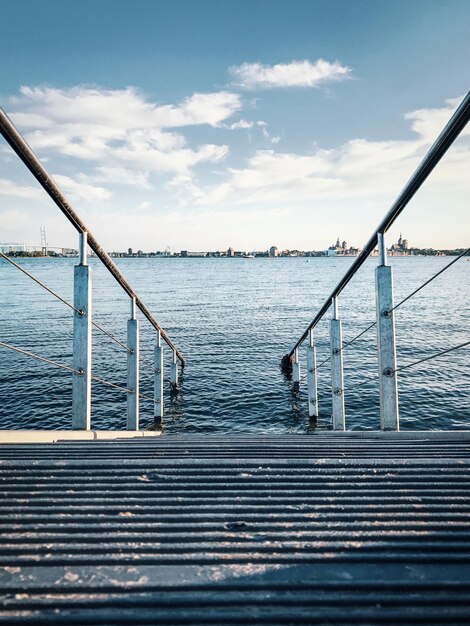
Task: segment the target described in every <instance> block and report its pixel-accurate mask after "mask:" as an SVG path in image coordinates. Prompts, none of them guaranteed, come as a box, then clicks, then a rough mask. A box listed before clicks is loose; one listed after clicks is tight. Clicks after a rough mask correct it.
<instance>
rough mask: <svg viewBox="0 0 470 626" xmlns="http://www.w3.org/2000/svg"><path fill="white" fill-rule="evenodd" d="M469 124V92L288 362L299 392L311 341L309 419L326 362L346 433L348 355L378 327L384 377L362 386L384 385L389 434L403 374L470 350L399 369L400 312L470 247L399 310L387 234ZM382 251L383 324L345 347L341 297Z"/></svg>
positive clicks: (378, 284) (394, 426) (337, 422)
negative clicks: (325, 330) (319, 331)
mask: <svg viewBox="0 0 470 626" xmlns="http://www.w3.org/2000/svg"><path fill="white" fill-rule="evenodd" d="M469 119H470V92H468V93H467V95H466V96H465V98H464V99H463V100H462V102H461V104H460V105H459V107H458V108H457V110H456V111H455V113H454V114H453V115H452V117H451V119H450V120H449V122H448V123H447V125H446V126H445V128H444V129H443V130H442V132H441V133H440V135H439V137H438V138H437V139H436V141H435V142H434V144H433V145H432V146H431V148H430V149H429V151H428V153H427V154H426V156H425V157H424V159H423V160H422V162H421V163H420V165H419V166H418V168H417V170H416V171H415V172H414V174H413V175H412V177H411V178H410V180H409V181H408V183H407V184H406V185H405V187H404V188H403V190H402V191H401V193H400V195H399V196H398V198H397V200H396V201H395V203H394V204H393V205H392V207H391V208H390V210H389V211H388V213H387V214H386V215H385V217H384V218H383V220H382V221H381V222H380V224H379V225H378V226H377V228H376V229H375V230H374V232H373V233H372V235H371V237H370V239H369V240H368V241H367V243H366V244H365V246H364V247H363V248H362V250H361V252H360V253H359V255H358V256H357V258H356V260H355V261H354V262H353V263H352V264H351V266H350V267H349V268H348V270H347V271H346V273H345V274H344V276H343V277H342V279H341V280H340V282H339V283H338V285H337V286H336V287H335V288H334V289H333V291H332V292H331V294H330V295H329V297H328V298H327V299H326V301H325V303H324V304H323V306H322V307H321V308H320V310H319V311H318V313H317V314H316V315H315V317H314V318H313V320H312V321H311V322H310V324H309V325H308V326H307V328H306V330H305V331H304V332H303V334H302V335H301V336H300V338H299V339H298V341H297V342H296V343H295V345H294V346H293V348H292V349H291V351H290V352H289V353H288V354H286V355H285V356H284V357H283V359H282V362H281V367H282V369H283V371H284V372H286V373H289V374H290V373H292V375H293V382H294V387H295V388H298V387H299V385H300V382H301V380H302V378H301V375H300V362H299V348H300V346H301V345H302V344H303V343H304V341H305V340H306V339H307V338H308V340H309V341H308V346H307V379H308V406H309V416H310V417H312V418H316V417H318V392H317V371H318V370H319V369H320V368H321V367H322V366H323V365H326V363H328V362H330V363H331V388H332V426H333V428H334V429H335V430H345V403H344V391H345V387H344V380H343V351H344V350H345V348H347V347H349V346H351V345H352V344H353V343H354V342H355V341H356V340H358V339H359V338H360V337H362V336H363V335H364V334H365V333H367V332H368V331H369V330H371V329H372V328H374V327H377V349H378V362H379V367H378V376H374V377H371V378H368V379H367V380H366V381H363V382H362V383H360V385H363V384H366V383H369V382H371V381H372V380H378V381H379V394H380V424H381V428H382V429H383V430H399V411H398V386H397V372H399V371H401V370H403V369H407V368H409V367H412V366H414V365H418V364H419V363H422V362H424V361H426V360H429V359H431V358H437V357H439V356H441V355H443V354H447V353H449V352H451V351H453V350H457V349H460V348H463V347H466V346H468V345H470V341H469V342H464V343H462V344H459V345H457V346H454V347H451V348H449V349H447V350H443V351H441V352H438V353H436V354H434V355H432V356H430V357H426V358H425V359H419V360H417V361H415V362H413V363H409V364H407V365H402V366H400V367H397V362H396V350H395V321H394V311H395V310H396V309H397V308H398V307H400V306H401V305H402V304H403V303H404V302H406V301H407V300H409V299H410V298H411V297H412V296H414V295H415V294H416V293H418V291H420V290H421V289H423V288H424V287H425V286H427V285H429V283H431V282H432V281H433V280H434V279H435V278H437V276H439V275H441V274H442V273H443V272H444V271H446V270H447V269H448V268H449V267H451V266H452V265H453V264H454V263H455V262H456V261H458V260H459V259H460V258H462V257H463V256H464V255H466V254H467V253H469V252H470V248H468V249H467V250H464V251H463V252H462V253H461V254H460V255H459V256H458V257H457V258H455V259H453V260H452V261H451V262H450V263H448V264H447V265H446V266H445V267H444V268H442V269H441V270H439V271H438V272H437V273H436V274H434V275H433V276H432V277H431V278H429V279H428V280H427V281H425V282H424V283H423V284H422V285H420V286H419V287H418V288H417V289H415V290H414V291H413V292H412V293H410V294H409V295H408V296H407V297H406V298H404V299H403V300H401V301H400V302H399V303H398V304H396V305H394V302H393V273H392V268H391V267H389V266H388V265H387V248H386V245H385V234H386V233H387V231H388V230H389V229H390V227H391V226H392V224H393V223H394V222H395V220H396V219H397V218H398V217H399V215H400V214H401V213H402V211H403V210H404V209H405V207H406V206H407V205H408V203H409V202H410V200H411V199H412V198H413V196H414V195H415V193H416V192H417V191H418V190H419V189H420V187H421V185H422V184H423V183H424V181H425V180H426V179H427V178H428V176H429V175H430V174H431V172H432V171H433V170H434V168H435V167H436V165H437V164H438V163H439V162H440V160H441V159H442V157H443V156H444V155H445V153H446V152H447V150H448V149H449V148H450V146H451V145H452V144H453V142H454V141H455V140H456V138H457V137H458V136H459V135H460V133H461V131H462V130H463V129H464V128H465V126H466V124H467V123H468V121H469ZM376 248H378V267H377V268H376V270H375V298H376V315H377V319H376V321H374V322H373V323H371V324H369V325H368V326H367V328H365V329H364V330H363V331H361V332H360V333H359V334H358V335H356V336H355V337H354V338H353V339H352V340H350V341H348V342H346V343H343V341H342V324H341V320H340V317H339V295H340V294H341V292H342V291H343V290H344V288H345V287H346V285H347V284H348V283H349V282H350V280H351V279H352V278H353V276H354V275H355V274H356V273H357V271H358V270H359V268H360V267H361V266H362V265H363V264H364V263H365V261H366V260H367V259H368V258H369V256H370V255H371V254H372V253H373V252H374V250H375V249H376ZM330 308H332V319H331V322H330V355H329V357H328V358H327V359H325V360H324V361H322V363H321V364H320V365H319V366H317V364H316V358H317V357H316V346H315V340H314V329H315V327H316V326H317V324H318V323H319V322H320V321H321V320H322V319H323V318H324V316H325V314H326V313H327V312H328V310H329V309H330Z"/></svg>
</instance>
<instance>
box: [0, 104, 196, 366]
mask: <svg viewBox="0 0 470 626" xmlns="http://www.w3.org/2000/svg"><path fill="white" fill-rule="evenodd" d="M0 132H1V134H2V135H3V137H4V139H5V140H6V141H7V142H8V144H9V145H10V146H11V148H12V149H13V150H14V152H15V153H16V154H17V155H18V157H19V158H20V159H21V160H22V161H23V163H24V164H25V165H26V167H27V168H28V169H29V171H30V172H31V173H32V174H33V176H34V177H35V178H36V180H37V181H38V182H39V184H40V185H41V186H42V187H43V189H44V190H45V191H46V193H47V194H48V195H49V197H50V198H51V199H52V200H53V201H54V202H55V204H56V205H57V206H58V207H59V209H60V210H61V211H62V213H63V214H64V215H65V216H66V217H67V219H68V220H69V222H70V223H71V224H72V225H73V226H74V228H75V229H76V230H77V231H78V232H79V233H87V234H88V245H89V246H90V248H91V249H92V250H93V252H94V253H95V254H96V256H97V257H98V258H99V259H100V260H101V262H102V263H103V265H104V266H105V267H106V269H107V270H108V271H109V272H110V273H111V274H112V275H113V277H114V278H115V279H116V281H117V282H118V283H119V284H120V285H121V287H122V288H123V289H124V291H125V292H126V293H127V294H128V295H129V296H130V297H131V298H135V303H136V306H137V308H138V309H139V310H140V311H141V313H142V314H143V315H144V316H145V317H146V318H147V320H148V321H149V322H150V324H152V326H153V327H154V328H155V330H157V331H159V332H160V333H161V337H162V339H163V340H164V341H165V342H166V344H167V345H168V346H169V347H170V348H171V349H172V350H173V351H174V352H175V354H176V356H177V357H178V359H179V361H180V363H181V366H182V367H184V366H185V363H186V362H185V359H184V357H183V355H182V354H181V352H180V351H179V350H178V348H177V347H176V346H175V344H174V343H173V342H172V341H171V339H170V338H169V337H168V335H167V334H166V332H165V331H164V330H163V328H162V327H161V326H160V324H159V323H158V322H157V320H156V319H155V318H154V317H153V315H152V314H151V313H150V311H149V310H148V309H147V307H146V306H145V304H144V303H143V302H142V300H140V298H139V297H138V296H137V294H136V293H135V291H134V290H133V289H132V287H131V286H130V284H129V283H128V282H127V280H126V279H125V278H124V276H123V275H122V274H121V272H120V271H119V269H118V267H117V266H116V264H115V263H114V262H113V260H112V259H111V257H110V256H109V255H108V253H107V252H106V251H105V250H104V248H102V247H101V245H100V244H99V242H98V240H97V239H96V238H95V236H94V235H93V234H92V233H91V232H90V229H89V228H88V226H86V225H85V223H84V222H83V220H82V219H81V218H80V216H79V215H78V214H77V213H76V211H75V210H74V209H73V207H72V206H71V204H70V203H69V202H68V200H67V198H66V197H65V196H64V194H63V193H62V191H61V190H60V189H59V187H58V186H57V184H56V182H55V181H54V180H53V178H52V177H51V176H49V174H48V173H47V171H46V170H45V168H44V167H43V165H42V164H41V162H40V161H39V159H38V158H37V156H36V155H35V154H34V152H33V151H32V150H31V148H30V147H29V146H28V144H27V143H26V141H25V140H24V138H23V137H22V136H21V134H20V133H19V132H18V131H17V130H16V128H15V126H14V124H13V122H12V121H11V120H10V118H9V117H8V115H7V114H6V113H5V111H4V110H3V109H2V108H1V107H0Z"/></svg>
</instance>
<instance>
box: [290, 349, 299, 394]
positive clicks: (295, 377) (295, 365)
mask: <svg viewBox="0 0 470 626" xmlns="http://www.w3.org/2000/svg"><path fill="white" fill-rule="evenodd" d="M292 378H293V381H294V389H295V390H298V389H299V387H300V363H299V349H298V348H296V349H295V350H294V362H293V363H292Z"/></svg>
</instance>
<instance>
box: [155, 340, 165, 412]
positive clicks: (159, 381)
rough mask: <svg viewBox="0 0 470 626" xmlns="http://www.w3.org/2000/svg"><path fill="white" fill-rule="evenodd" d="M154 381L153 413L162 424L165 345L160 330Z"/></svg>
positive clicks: (156, 347)
mask: <svg viewBox="0 0 470 626" xmlns="http://www.w3.org/2000/svg"><path fill="white" fill-rule="evenodd" d="M153 366H154V369H155V373H154V382H153V399H154V405H153V407H154V409H153V411H154V412H153V415H154V418H155V422H156V423H159V424H161V423H162V420H163V410H164V406H163V347H162V335H161V333H160V331H158V336H157V345H156V346H155V351H154V364H153Z"/></svg>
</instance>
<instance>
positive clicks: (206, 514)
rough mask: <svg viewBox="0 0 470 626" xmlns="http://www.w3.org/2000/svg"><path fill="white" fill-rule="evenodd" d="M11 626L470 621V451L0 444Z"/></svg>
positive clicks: (274, 440)
mask: <svg viewBox="0 0 470 626" xmlns="http://www.w3.org/2000/svg"><path fill="white" fill-rule="evenodd" d="M0 459H1V463H0V481H1V482H0V491H1V500H0V531H1V543H0V568H1V569H0V572H1V573H0V582H1V589H2V607H1V610H0V621H3V622H4V623H7V624H17V623H22V624H23V623H24V624H119V623H135V624H141V623H145V624H254V623H260V624H317V623H318V624H382V623H386V624H398V623H400V624H401V625H403V624H412V623H420V624H468V623H470V533H469V529H470V500H469V494H470V478H469V466H470V438H469V434H468V433H462V434H460V435H456V434H455V433H454V434H452V435H446V434H443V433H441V434H439V433H429V434H426V435H407V434H405V433H397V434H385V435H384V434H373V433H368V434H367V433H366V434H364V433H363V434H362V435H359V434H358V435H355V434H348V433H346V434H340V433H324V434H314V435H309V436H307V435H292V436H269V437H267V436H245V437H243V436H236V437H235V436H230V437H227V436H220V437H215V436H196V435H192V436H185V437H179V438H178V437H170V436H162V437H159V438H150V439H146V438H145V439H134V440H131V441H127V440H117V441H110V442H106V441H89V442H83V441H81V442H70V441H67V442H63V443H56V444H25V445H3V446H0Z"/></svg>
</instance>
